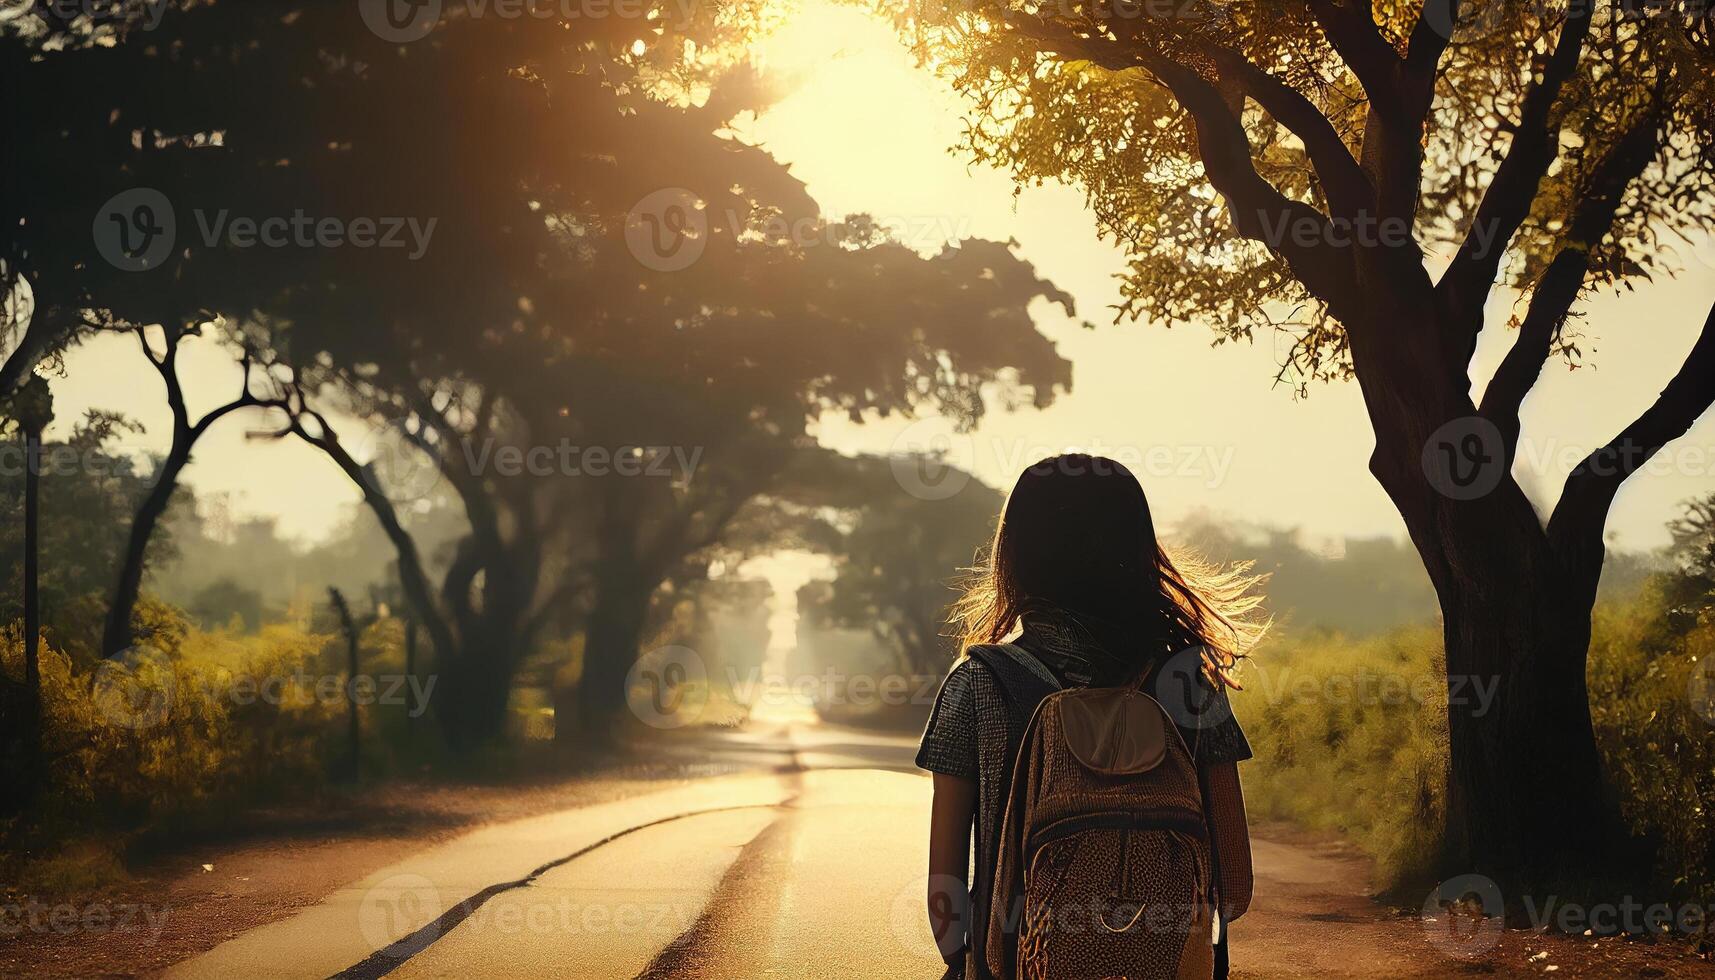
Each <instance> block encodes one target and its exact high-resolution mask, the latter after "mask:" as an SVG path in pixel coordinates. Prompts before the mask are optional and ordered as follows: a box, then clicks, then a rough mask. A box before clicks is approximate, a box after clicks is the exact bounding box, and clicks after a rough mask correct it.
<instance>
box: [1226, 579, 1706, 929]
mask: <svg viewBox="0 0 1715 980" xmlns="http://www.w3.org/2000/svg"><path fill="white" fill-rule="evenodd" d="M1677 578H1678V576H1674V575H1659V576H1656V577H1655V578H1654V579H1652V580H1651V582H1650V583H1649V584H1648V585H1647V586H1646V587H1645V588H1643V589H1642V590H1641V591H1640V592H1639V593H1638V594H1636V595H1635V596H1634V597H1631V598H1629V599H1626V600H1618V599H1615V600H1610V601H1608V602H1605V603H1603V604H1602V605H1600V606H1598V607H1597V611H1596V615H1595V620H1594V630H1595V637H1594V640H1593V642H1592V644H1591V648H1590V667H1589V687H1590V706H1591V715H1592V720H1593V722H1594V724H1595V727H1596V736H1597V741H1598V743H1599V744H1600V746H1601V748H1602V751H1603V754H1604V756H1605V759H1606V763H1607V770H1608V773H1609V776H1610V778H1611V779H1612V780H1613V782H1614V786H1615V788H1616V789H1617V790H1618V792H1619V794H1620V798H1621V802H1622V807H1623V809H1624V812H1625V815H1626V817H1627V819H1628V820H1629V821H1630V823H1631V825H1632V827H1633V829H1634V830H1635V831H1636V832H1637V833H1639V834H1640V835H1643V836H1644V837H1645V838H1647V839H1648V840H1650V841H1651V842H1652V843H1653V844H1655V845H1656V846H1657V848H1658V857H1659V862H1660V863H1659V865H1658V868H1657V869H1656V870H1657V874H1658V877H1659V879H1660V881H1661V882H1662V883H1663V884H1664V886H1666V887H1669V888H1671V889H1672V890H1673V891H1674V892H1675V893H1676V894H1681V895H1685V896H1696V897H1700V898H1703V899H1707V898H1708V897H1710V896H1715V821H1712V820H1711V809H1712V808H1715V701H1711V700H1709V699H1708V698H1707V697H1704V698H1702V699H1699V697H1698V696H1697V691H1698V690H1699V689H1698V688H1696V687H1695V686H1694V684H1693V676H1694V674H1693V672H1694V671H1696V670H1698V669H1699V665H1706V664H1708V663H1709V661H1710V658H1711V657H1715V621H1712V620H1711V619H1710V618H1709V617H1708V616H1707V615H1705V616H1704V617H1703V618H1702V620H1701V621H1700V622H1697V623H1695V624H1694V625H1692V626H1690V627H1689V628H1688V629H1682V628H1680V626H1681V623H1680V622H1679V621H1678V620H1677V618H1676V617H1675V616H1674V615H1673V614H1674V608H1673V607H1672V606H1671V605H1670V604H1669V602H1668V601H1667V595H1668V594H1669V593H1670V592H1671V591H1672V590H1673V588H1674V587H1675V585H1676V580H1677ZM1441 650H1442V647H1441V635H1440V631H1439V630H1438V629H1436V628H1434V627H1431V626H1421V627H1414V628H1407V629H1401V630H1397V631H1395V632H1392V633H1389V634H1386V635H1383V636H1378V637H1374V638H1370V639H1365V640H1361V641H1354V640H1350V639H1347V638H1344V637H1341V636H1338V635H1333V634H1322V635H1304V636H1300V637H1298V638H1294V639H1286V640H1280V639H1276V640H1273V641H1271V642H1269V643H1268V644H1267V645H1266V646H1265V647H1264V648H1263V649H1262V650H1260V651H1259V652H1258V653H1257V655H1256V658H1255V660H1254V661H1253V662H1252V664H1251V665H1250V666H1249V667H1248V668H1247V672H1246V673H1245V675H1244V676H1243V678H1242V680H1243V681H1244V683H1245V686H1246V690H1245V692H1244V693H1242V694H1239V695H1237V696H1235V698H1234V701H1235V705H1236V708H1237V710H1238V712H1239V715H1240V718H1241V720H1242V721H1243V723H1244V725H1245V729H1246V732H1247V734H1248V735H1249V736H1250V740H1251V743H1252V745H1253V746H1254V747H1255V749H1256V752H1257V758H1256V760H1255V761H1254V762H1253V763H1251V764H1250V765H1249V766H1248V767H1247V769H1248V771H1247V773H1246V782H1245V789H1246V794H1247V797H1248V801H1249V803H1250V807H1251V812H1252V815H1253V816H1255V817H1265V818H1278V819H1288V820H1293V821H1297V822H1300V823H1304V824H1307V825H1309V826H1312V827H1317V828H1321V829H1329V830H1337V831H1340V832H1342V833H1345V834H1348V835H1349V836H1350V837H1351V838H1352V839H1353V840H1354V841H1355V842H1357V843H1358V844H1359V845H1360V846H1361V847H1363V848H1364V849H1365V850H1366V851H1368V852H1369V853H1370V854H1372V855H1374V856H1375V858H1376V860H1377V865H1378V872H1379V876H1380V881H1379V882H1378V883H1379V884H1381V885H1382V886H1384V887H1387V886H1391V885H1395V884H1399V883H1401V882H1406V881H1410V880H1412V879H1413V878H1415V877H1417V876H1419V875H1421V874H1423V873H1425V872H1427V870H1428V869H1429V867H1430V865H1431V862H1432V861H1433V860H1434V857H1435V853H1436V848H1437V846H1438V844H1439V838H1438V834H1439V829H1440V826H1441V817H1442V812H1443V808H1444V806H1445V802H1446V801H1445V793H1444V785H1445V772H1446V757H1447V756H1446V738H1447V735H1446V731H1447V725H1446V690H1447V689H1446V687H1445V685H1444V683H1443V682H1442V680H1441V678H1442V677H1443V676H1444V666H1443V661H1442V653H1441ZM1377 676H1380V677H1388V678H1394V679H1395V680H1393V681H1390V682H1387V683H1385V684H1377V685H1374V686H1372V687H1370V688H1367V689H1368V690H1371V691H1373V692H1386V691H1392V692H1394V696H1391V697H1390V696H1379V697H1374V698H1369V699H1366V698H1363V697H1358V696H1350V697H1348V696H1344V695H1343V694H1342V692H1343V691H1345V690H1347V689H1350V688H1351V687H1352V686H1353V684H1354V682H1356V685H1355V689H1356V690H1357V691H1359V692H1362V691H1364V690H1366V687H1365V684H1366V683H1367V682H1365V681H1363V680H1362V678H1365V677H1377ZM1401 692H1405V693H1404V694H1403V695H1402V694H1401ZM1473 696H1474V695H1473ZM1366 700H1368V701H1370V702H1371V703H1363V702H1364V701H1366ZM1378 702H1379V703H1378ZM1705 713H1708V716H1707V717H1706V715H1705Z"/></svg>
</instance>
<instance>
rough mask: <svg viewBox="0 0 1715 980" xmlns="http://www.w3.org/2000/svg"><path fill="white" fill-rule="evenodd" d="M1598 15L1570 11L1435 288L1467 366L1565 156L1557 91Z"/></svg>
mask: <svg viewBox="0 0 1715 980" xmlns="http://www.w3.org/2000/svg"><path fill="white" fill-rule="evenodd" d="M1594 7H1595V4H1593V3H1574V4H1573V5H1572V9H1571V12H1570V13H1569V14H1568V16H1567V19H1566V23H1565V25H1564V26H1562V27H1561V29H1560V38H1559V40H1558V41H1556V42H1555V45H1554V52H1553V53H1552V54H1551V55H1550V56H1549V59H1548V62H1547V63H1546V64H1545V65H1544V66H1543V69H1542V76H1541V77H1540V78H1538V79H1537V80H1536V81H1534V82H1533V83H1532V84H1531V86H1530V89H1529V90H1528V91H1527V92H1526V94H1525V97H1524V103H1523V106H1522V108H1521V109H1520V110H1519V121H1518V126H1517V128H1516V129H1515V130H1514V135H1513V139H1512V145H1511V146H1510V147H1508V149H1507V155H1506V158H1505V159H1504V160H1502V161H1501V165H1500V166H1499V167H1498V168H1496V170H1495V177H1494V180H1493V181H1491V182H1490V184H1489V187H1488V190H1486V191H1484V193H1483V200H1482V203H1481V204H1479V205H1478V207H1477V214H1476V217H1475V218H1474V219H1473V220H1472V222H1471V227H1470V229H1469V230H1468V231H1467V232H1466V234H1465V240H1464V242H1463V243H1461V244H1460V246H1459V252H1458V254H1457V255H1456V256H1454V258H1453V263H1452V265H1450V266H1448V268H1447V271H1446V273H1445V274H1444V275H1443V276H1442V277H1441V282H1440V283H1439V284H1438V285H1437V286H1436V292H1437V294H1438V295H1439V297H1440V299H1441V302H1442V304H1443V306H1444V308H1445V309H1447V310H1448V311H1449V312H1450V313H1451V314H1452V319H1453V322H1454V323H1455V324H1456V325H1458V328H1460V329H1465V328H1467V325H1468V329H1469V332H1470V336H1469V338H1468V342H1467V343H1466V344H1465V345H1464V346H1465V349H1466V350H1467V356H1466V361H1467V362H1469V360H1470V356H1469V354H1470V352H1473V351H1474V350H1475V347H1476V342H1477V334H1478V333H1479V332H1481V330H1482V314H1483V304H1484V303H1485V302H1487V300H1488V296H1489V292H1490V290H1492V289H1493V288H1494V284H1495V277H1496V275H1497V274H1498V273H1499V270H1500V265H1501V259H1502V258H1503V257H1504V256H1505V255H1506V250H1507V243H1508V242H1511V241H1512V238H1513V235H1514V234H1516V233H1517V232H1518V229H1519V226H1520V225H1522V224H1523V223H1524V219H1525V218H1526V217H1527V216H1529V214H1530V206H1531V203H1532V202H1533V201H1535V200H1536V194H1537V187H1538V186H1539V185H1540V184H1541V182H1542V178H1543V177H1544V176H1545V175H1546V174H1547V173H1548V168H1549V167H1550V166H1552V165H1553V163H1554V161H1555V158H1556V157H1558V156H1559V155H1560V123H1559V122H1558V120H1555V119H1554V118H1553V109H1554V105H1555V102H1556V101H1557V100H1558V99H1559V98H1560V90H1561V89H1562V87H1564V86H1565V84H1566V81H1567V79H1569V78H1571V77H1572V74H1573V72H1574V71H1576V70H1577V68H1578V58H1579V56H1580V55H1581V54H1582V53H1583V50H1584V39H1585V38H1586V37H1587V36H1588V35H1589V33H1590V18H1591V14H1592V12H1593V8H1594Z"/></svg>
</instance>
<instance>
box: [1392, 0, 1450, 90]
mask: <svg viewBox="0 0 1715 980" xmlns="http://www.w3.org/2000/svg"><path fill="white" fill-rule="evenodd" d="M1458 22H1459V0H1424V3H1423V10H1422V11H1420V12H1419V13H1418V15H1417V23H1416V24H1414V25H1412V28H1411V38H1410V40H1409V41H1407V42H1406V49H1405V73H1406V76H1407V77H1408V78H1409V79H1410V80H1411V82H1412V84H1413V85H1423V84H1429V85H1433V84H1434V83H1435V69H1436V66H1438V65H1440V64H1441V55H1442V53H1443V52H1445V51H1446V50H1447V45H1448V44H1450V43H1451V42H1452V40H1453V25H1455V24H1457V23H1458Z"/></svg>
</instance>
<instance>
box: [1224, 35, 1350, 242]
mask: <svg viewBox="0 0 1715 980" xmlns="http://www.w3.org/2000/svg"><path fill="white" fill-rule="evenodd" d="M1210 53H1211V55H1212V56H1213V57H1214V59H1215V65H1216V67H1217V68H1219V69H1220V72H1221V74H1222V76H1223V77H1226V78H1230V79H1232V80H1233V81H1234V82H1236V83H1237V84H1238V86H1239V88H1240V89H1241V90H1242V91H1243V92H1244V94H1246V95H1248V96H1250V98H1252V99H1253V100H1255V101H1256V103H1257V104H1258V105H1260V106H1262V107H1263V109H1265V110H1267V112H1268V114H1269V115H1271V116H1273V117H1274V118H1275V119H1277V120H1279V121H1280V122H1281V123H1282V124H1283V125H1284V126H1286V128H1287V129H1289V130H1291V131H1292V133H1293V134H1294V135H1296V136H1297V137H1298V138H1299V140H1301V141H1302V142H1303V143H1304V149H1305V151H1306V152H1307V153H1309V155H1310V160H1311V162H1312V163H1313V164H1315V168H1316V176H1317V179H1318V180H1320V181H1321V182H1322V187H1323V189H1324V191H1325V192H1326V193H1327V195H1328V204H1329V206H1330V208H1331V209H1332V210H1333V212H1334V213H1335V214H1339V215H1342V216H1344V217H1347V218H1351V219H1356V218H1357V217H1358V216H1359V215H1361V214H1363V213H1364V212H1365V211H1367V210H1369V209H1371V208H1373V207H1375V195H1376V192H1375V187H1374V186H1373V185H1372V184H1371V183H1370V178H1369V175H1368V174H1366V173H1364V169H1363V168H1362V167H1360V166H1358V161H1357V158H1356V157H1354V156H1352V151H1351V149H1350V148H1348V147H1347V146H1346V141H1345V140H1343V139H1341V138H1340V134H1339V132H1338V131H1336V130H1335V129H1334V124H1333V123H1331V122H1329V121H1328V117H1327V116H1325V115H1323V114H1322V110H1320V109H1318V108H1316V106H1315V104H1314V103H1312V102H1311V101H1310V100H1309V99H1307V98H1305V97H1304V95H1303V93H1301V92H1299V91H1298V90H1297V89H1295V88H1293V87H1292V86H1290V85H1288V84H1286V83H1285V82H1283V81H1281V80H1280V79H1279V78H1277V77H1275V76H1274V75H1272V74H1270V73H1268V72H1266V71H1264V70H1263V69H1261V68H1259V67H1258V66H1257V65H1256V64H1255V63H1253V62H1252V61H1251V60H1250V59H1249V58H1246V57H1245V56H1244V55H1242V54H1240V53H1239V52H1237V51H1234V50H1232V49H1231V48H1225V47H1219V46H1211V47H1210Z"/></svg>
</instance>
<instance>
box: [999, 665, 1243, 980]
mask: <svg viewBox="0 0 1715 980" xmlns="http://www.w3.org/2000/svg"><path fill="white" fill-rule="evenodd" d="M1000 833H1001V840H1000V860H999V867H998V869H997V871H996V874H995V878H994V882H993V889H992V892H991V895H990V904H989V916H988V930H987V932H988V935H987V949H986V954H987V960H988V964H987V965H988V968H989V970H990V971H991V972H992V973H993V974H994V975H995V976H997V977H1004V978H1012V977H1022V978H1025V980H1092V978H1121V977H1123V978H1126V980H1153V978H1163V980H1166V978H1192V977H1195V978H1209V977H1211V976H1212V975H1213V973H1214V929H1215V907H1216V905H1215V901H1216V900H1215V896H1214V886H1215V880H1216V877H1215V873H1214V855H1213V851H1212V849H1211V847H1210V844H1209V840H1208V831H1207V827H1206V824H1205V823H1204V813H1203V793H1202V789H1201V785H1200V783H1199V779H1198V771H1197V766H1196V763H1195V761H1194V759H1193V757H1192V754H1191V750H1190V748H1189V747H1188V746H1186V744H1185V740H1184V738H1183V737H1181V735H1180V734H1179V731H1178V729H1177V728H1176V727H1175V726H1174V724H1173V721H1172V720H1171V719H1170V718H1169V717H1168V716H1167V713H1166V712H1165V711H1164V710H1163V709H1162V707H1161V705H1160V704H1158V703H1156V701H1155V699H1153V698H1151V697H1150V696H1149V695H1147V694H1144V693H1143V692H1142V691H1141V690H1139V689H1138V688H1136V687H1119V688H1076V689H1071V690H1064V691H1058V692H1056V693H1053V694H1050V695H1048V696H1047V697H1045V698H1043V699H1042V701H1041V703H1040V704H1039V705H1038V706H1037V709H1036V713H1035V715H1034V716H1033V717H1032V718H1031V721H1030V724H1029V726H1028V727H1027V728H1026V729H1025V733H1024V740H1023V743H1022V745H1021V746H1020V748H1019V753H1018V760H1017V763H1016V765H1015V767H1014V769H1013V774H1012V780H1011V783H1010V787H1009V792H1008V797H1007V804H1006V807H1005V809H1004V811H1003V813H1002V817H1001V831H1000Z"/></svg>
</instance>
